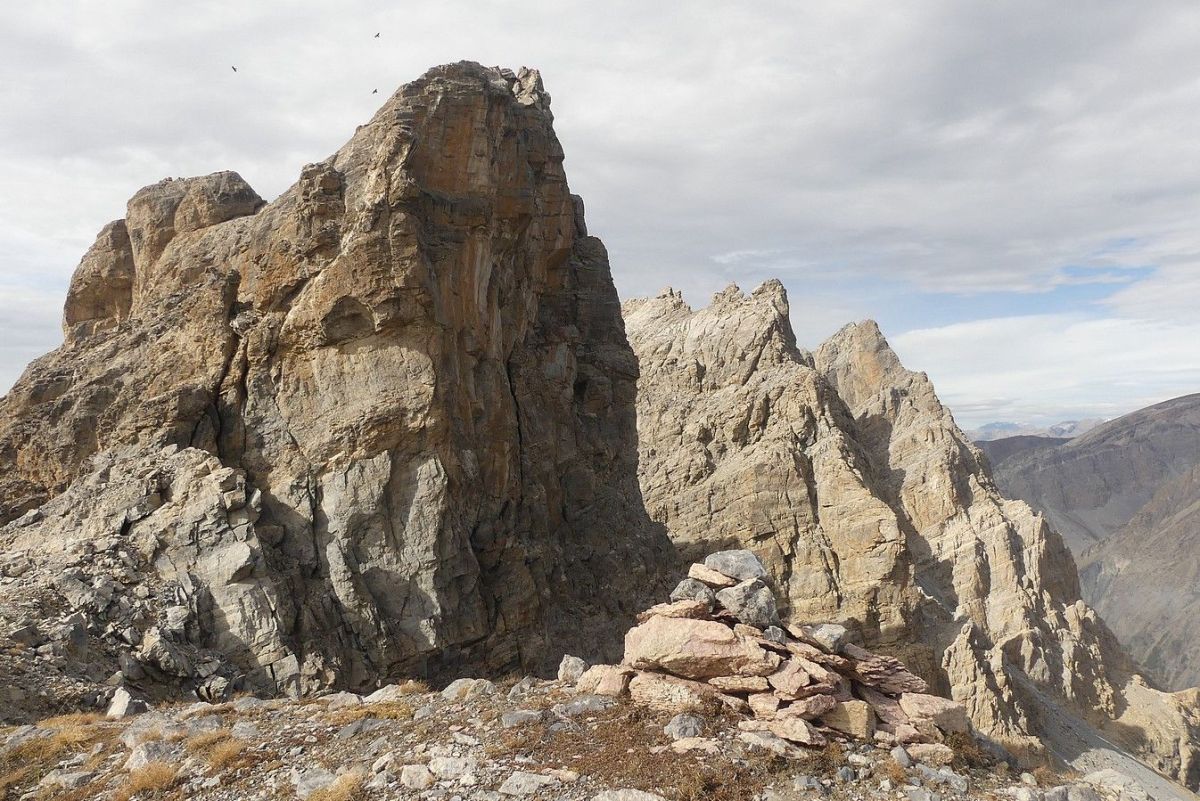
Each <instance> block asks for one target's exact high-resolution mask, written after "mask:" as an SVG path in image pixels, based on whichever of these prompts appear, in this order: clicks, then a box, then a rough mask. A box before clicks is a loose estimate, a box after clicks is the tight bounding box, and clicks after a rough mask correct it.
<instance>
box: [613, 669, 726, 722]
mask: <svg viewBox="0 0 1200 801" xmlns="http://www.w3.org/2000/svg"><path fill="white" fill-rule="evenodd" d="M629 697H630V699H631V700H632V701H633V702H634V703H635V704H639V705H641V706H645V707H648V708H650V709H654V710H656V711H658V712H663V713H670V714H679V713H681V712H710V711H712V709H713V708H714V707H715V706H716V705H717V704H719V703H720V694H719V693H718V692H717V691H716V690H714V689H713V688H712V687H709V686H708V685H707V684H701V683H700V682H697V681H688V680H687V679H681V678H677V677H675V676H665V675H663V674H661V673H638V674H637V675H635V676H634V677H633V678H632V680H630V682H629Z"/></svg>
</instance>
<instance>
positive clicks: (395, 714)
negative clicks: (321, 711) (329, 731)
mask: <svg viewBox="0 0 1200 801" xmlns="http://www.w3.org/2000/svg"><path fill="white" fill-rule="evenodd" d="M412 716H413V708H412V706H410V705H409V704H407V703H405V702H403V701H384V702H381V703H378V704H358V705H356V706H349V707H343V708H342V709H332V710H330V711H329V712H327V713H326V714H325V716H324V717H325V719H326V720H328V721H329V722H330V723H331V724H333V725H335V726H344V725H346V724H347V723H353V722H354V721H356V720H365V719H366V718H375V719H376V720H412Z"/></svg>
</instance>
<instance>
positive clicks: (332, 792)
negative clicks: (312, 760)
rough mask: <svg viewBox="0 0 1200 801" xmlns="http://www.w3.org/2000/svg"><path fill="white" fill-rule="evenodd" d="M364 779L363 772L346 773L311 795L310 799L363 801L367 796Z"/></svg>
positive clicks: (318, 800) (309, 800)
mask: <svg viewBox="0 0 1200 801" xmlns="http://www.w3.org/2000/svg"><path fill="white" fill-rule="evenodd" d="M363 781H364V779H363V775H362V774H361V773H357V772H352V773H344V774H342V775H341V776H338V777H337V779H336V780H335V781H334V782H333V784H331V785H329V786H328V787H323V788H321V789H320V790H317V791H316V792H315V793H313V794H312V795H310V796H309V797H308V801H361V799H364V798H366V793H365V792H364V790H363Z"/></svg>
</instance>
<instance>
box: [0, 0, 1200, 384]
mask: <svg viewBox="0 0 1200 801" xmlns="http://www.w3.org/2000/svg"><path fill="white" fill-rule="evenodd" d="M1198 26H1200V6H1197V5H1196V4H1194V3H1190V2H1186V0H1178V1H1174V0H1146V1H1145V2H1139V3H1131V4H1116V5H1111V6H1108V7H1106V8H1105V11H1104V13H1103V14H1100V13H1096V11H1095V8H1094V6H1093V5H1092V4H1091V3H1086V2H1082V0H1066V1H1065V2H1060V3H1055V4H1052V5H1047V4H1045V3H1042V2H1035V1H1034V0H1017V2H1011V3H1003V4H986V3H960V2H957V1H956V0H915V1H914V2H908V3H903V4H880V3H877V2H868V1H867V0H851V1H850V2H844V3H837V4H795V3H779V2H765V3H753V4H751V3H745V4H729V3H725V2H720V1H719V0H689V2H661V3H642V2H634V0H618V1H617V2H612V3H604V4H597V3H584V2H581V1H579V2H568V1H564V0H559V1H556V2H549V0H521V2H517V0H493V1H492V2H486V3H480V2H472V3H463V2H444V3H423V4H380V3H377V2H374V0H347V2H344V3H336V4H334V3H326V2H322V1H321V0H298V1H295V2H282V1H279V2H276V1H274V0H254V1H252V2H247V1H246V0H204V1H203V2H198V3H193V4H187V5H180V4H170V3H159V2H154V1H153V0H111V1H110V2H106V3H104V4H97V3H94V2H90V1H88V0H42V2H38V3H7V4H3V5H2V6H0V105H2V106H3V108H4V123H3V124H2V125H0V174H3V175H4V176H5V192H3V193H0V220H3V221H4V225H3V226H0V253H4V254H6V255H5V262H4V263H2V264H0V284H2V285H5V286H13V287H29V288H32V289H36V290H37V291H38V292H41V293H43V294H42V295H41V296H40V297H45V298H47V300H45V301H42V302H44V303H46V304H47V308H45V309H42V310H40V311H38V312H37V313H36V314H31V315H30V316H29V317H27V318H25V319H23V320H21V321H18V318H16V317H13V316H11V314H10V312H12V311H19V309H15V308H13V307H6V306H5V305H4V304H5V303H6V300H5V297H4V296H0V319H3V320H4V321H5V323H4V324H5V325H6V327H7V326H17V327H20V328H28V329H30V330H32V329H35V328H36V329H37V330H38V332H40V333H37V334H36V335H35V334H31V336H32V337H33V339H34V340H36V341H42V342H50V341H53V339H54V337H55V336H56V329H57V318H58V313H59V309H60V307H61V292H62V291H63V289H64V288H65V285H66V280H67V277H68V276H69V273H70V270H71V269H72V267H73V266H74V264H75V263H76V262H77V261H78V258H79V256H80V255H82V252H83V250H84V248H86V246H87V245H88V244H89V242H90V239H91V237H92V236H93V235H94V232H95V231H97V230H99V228H100V227H101V226H102V225H103V224H104V223H106V222H108V221H109V220H111V219H114V218H116V217H119V216H121V214H122V209H123V206H124V203H125V200H126V199H127V198H128V197H129V196H130V195H131V194H133V192H134V191H135V190H136V189H137V188H139V187H140V186H143V185H145V184H148V183H152V182H154V181H157V180H158V179H160V178H162V177H164V176H166V175H191V174H202V173H207V172H211V171H214V170H218V169H235V170H238V171H240V172H241V173H242V174H243V175H244V176H245V177H246V178H247V180H248V181H249V182H250V183H251V185H253V186H254V187H255V188H256V189H257V190H258V191H259V192H260V194H262V195H264V196H265V197H268V198H269V197H272V196H274V195H276V194H278V193H279V192H281V191H282V190H283V189H285V188H286V187H287V185H288V184H289V183H290V182H291V181H292V180H293V179H294V178H295V176H297V175H298V174H299V170H300V168H301V166H302V165H303V164H304V163H306V162H310V161H315V160H319V159H321V158H323V157H325V156H326V155H328V154H329V153H331V152H332V151H333V150H334V149H336V148H337V147H338V146H339V145H340V144H341V143H342V142H343V141H344V140H345V139H346V138H348V136H349V135H350V133H351V132H352V131H353V129H354V127H355V125H357V124H359V123H361V122H363V121H365V120H366V119H368V118H369V117H370V115H371V114H372V113H373V112H374V110H375V108H376V107H377V105H378V103H379V96H378V95H374V96H373V95H372V94H371V90H372V89H379V91H380V93H381V94H386V93H387V92H389V91H390V90H391V89H393V88H395V87H396V86H398V85H399V84H401V83H403V82H404V81H406V80H410V79H412V78H414V77H416V76H417V75H419V74H420V73H421V72H423V71H424V69H425V68H427V67H428V66H430V65H433V64H437V63H444V62H447V61H456V60H459V59H463V58H469V59H474V60H478V61H481V62H483V63H488V64H504V65H507V66H513V67H516V66H520V65H522V64H527V65H531V66H536V67H539V68H541V69H542V71H543V75H544V77H545V80H546V83H547V86H548V88H549V90H550V91H551V93H552V94H553V96H554V110H555V115H556V120H557V122H556V125H557V130H558V133H559V136H560V138H561V139H562V140H563V145H564V148H565V150H566V153H567V155H568V161H567V169H568V174H569V176H570V179H571V183H572V188H573V190H574V191H577V192H579V193H581V194H583V195H584V197H585V198H586V200H587V208H588V213H589V227H590V228H591V230H592V231H593V232H595V233H597V234H598V235H600V236H602V237H603V238H604V240H605V241H606V243H607V244H608V246H609V249H610V253H611V255H612V260H613V267H614V273H615V276H616V279H617V283H618V287H619V289H620V290H621V291H622V293H623V294H624V295H625V296H632V295H638V294H649V293H653V292H656V291H657V290H658V289H659V288H661V287H662V286H664V285H667V284H672V285H675V286H677V287H680V288H682V289H683V290H684V291H685V292H686V293H687V295H688V297H689V299H690V300H691V301H692V302H693V303H698V304H699V303H703V302H705V301H706V299H707V297H708V295H709V294H711V293H712V292H714V291H717V290H719V289H720V288H722V287H723V286H724V285H725V284H726V283H728V282H730V281H737V282H738V283H740V284H741V285H742V286H743V287H745V288H747V289H748V288H751V287H753V286H754V285H755V284H756V283H757V282H759V281H761V280H763V279H765V278H768V277H772V276H778V277H780V278H782V279H783V280H784V281H785V282H786V283H787V285H788V286H789V288H790V289H791V294H792V302H793V309H794V312H793V319H794V321H795V322H796V328H797V332H798V334H800V338H801V340H802V341H804V342H814V341H817V340H818V339H819V338H820V337H822V336H825V335H827V334H828V333H829V332H830V331H832V330H833V329H835V328H836V327H837V326H838V324H840V322H843V321H845V320H846V319H856V318H859V317H862V316H867V315H873V316H887V313H888V312H889V311H891V310H894V308H895V307H899V306H902V305H903V304H905V303H907V302H909V299H910V298H909V297H901V296H896V297H894V298H892V299H891V301H890V303H891V304H892V306H891V307H889V306H888V305H887V303H888V300H887V299H886V298H884V299H882V300H880V299H879V298H878V297H872V298H870V299H867V298H864V297H863V296H862V294H861V293H862V291H863V288H864V287H865V288H870V287H877V286H882V285H888V284H893V285H903V286H905V287H908V288H909V289H911V290H912V291H914V292H921V291H923V292H947V291H950V292H957V293H966V294H975V295H982V294H986V293H991V292H996V291H998V290H1005V291H1015V292H1030V293H1032V292H1042V291H1045V290H1047V289H1049V288H1052V287H1054V286H1062V285H1065V284H1073V283H1080V282H1091V283H1095V282H1097V281H1107V280H1113V281H1117V280H1123V279H1126V278H1128V275H1127V274H1125V273H1122V272H1113V273H1104V272H1093V273H1090V274H1084V273H1080V272H1078V271H1076V272H1072V271H1068V270H1065V269H1064V268H1065V267H1067V266H1075V267H1080V266H1084V267H1087V266H1090V267H1100V268H1119V267H1127V266H1144V265H1151V266H1158V267H1160V269H1159V271H1158V272H1157V273H1156V274H1155V275H1154V276H1152V277H1151V278H1149V279H1146V280H1144V281H1140V282H1137V283H1134V284H1132V285H1130V286H1128V287H1126V288H1124V289H1121V290H1120V291H1119V292H1118V293H1117V294H1116V296H1115V297H1114V298H1113V299H1112V301H1111V305H1110V306H1109V307H1106V308H1107V309H1108V310H1109V311H1111V313H1112V314H1113V315H1114V316H1117V317H1119V318H1121V319H1123V320H1126V323H1124V324H1126V325H1131V326H1136V325H1142V324H1135V323H1132V322H1129V321H1131V320H1133V319H1134V318H1144V319H1146V320H1149V321H1162V320H1165V319H1167V316H1168V315H1169V317H1170V319H1174V320H1176V321H1178V322H1177V323H1175V324H1176V325H1181V326H1186V315H1187V311H1188V304H1189V303H1190V302H1191V299H1195V298H1196V297H1197V295H1200V288H1198V287H1197V286H1196V279H1195V274H1194V272H1189V270H1190V269H1191V268H1190V265H1191V264H1192V263H1194V262H1189V261H1181V259H1189V258H1192V257H1193V256H1194V255H1195V254H1200V228H1197V226H1196V225H1195V220H1196V219H1197V218H1198V217H1200V173H1197V172H1196V171H1194V170H1189V169H1187V168H1186V167H1187V165H1192V164H1197V163H1200V82H1197V81H1195V80H1194V77H1193V76H1194V75H1196V74H1197V71H1200V50H1197V48H1196V47H1195V36H1194V32H1195V30H1196V29H1197V27H1198ZM377 31H378V32H380V33H381V37H380V38H379V39H375V38H374V33H375V32H377ZM232 65H237V66H238V72H237V73H234V72H233V71H232V70H231V69H230V66H232ZM1113 242H1122V243H1126V244H1124V245H1123V246H1121V247H1118V248H1114V247H1112V246H1111V243H1113ZM18 246H19V249H20V250H21V253H22V254H23V255H21V256H20V259H19V260H17V259H16V258H15V257H14V256H12V255H11V254H13V253H16V252H17V251H18ZM714 254H716V256H715V257H714ZM818 284H819V285H818ZM1113 286H1114V288H1116V287H1118V286H1119V284H1113ZM54 290H57V291H58V292H59V293H60V296H59V297H53V291H54ZM9 297H10V298H11V297H12V296H11V294H10V295H9ZM52 297H53V300H52V301H51V300H49V298H52ZM955 302H958V303H962V301H961V299H959V300H956V301H955ZM968 303H969V302H968ZM880 304H883V305H880ZM5 308H8V309H9V311H8V312H6V311H5ZM1019 312H1020V309H1019V308H1014V309H1013V313H1014V314H1016V313H1019ZM6 314H8V315H9V316H7V317H4V316H3V315H6ZM841 314H845V315H846V317H845V318H843V319H840V320H835V319H834V317H835V315H841ZM961 314H962V316H963V317H964V318H966V317H969V316H971V314H972V312H971V309H970V307H969V305H967V304H966V303H963V304H962V312H961ZM989 314H990V312H989ZM1145 325H1149V326H1153V325H1157V323H1153V322H1151V323H1146V324H1145ZM989 331H992V332H995V331H994V329H986V330H981V331H979V332H978V333H979V335H981V336H982V335H986V334H987V333H988V332H989ZM5 334H6V335H7V334H8V331H7V330H6V331H5ZM1052 335H1053V332H1049V331H1048V332H1047V336H1052ZM947 347H949V346H947ZM1171 353H1172V352H1171V351H1170V350H1166V351H1162V352H1161V353H1156V352H1154V351H1152V350H1151V349H1149V347H1144V348H1143V349H1142V350H1141V351H1140V356H1141V358H1142V359H1143V360H1144V361H1146V363H1148V364H1156V365H1162V366H1164V369H1165V370H1167V373H1169V374H1171V375H1174V373H1172V372H1171V370H1170V368H1169V361H1168V360H1169V358H1170V355H1171ZM945 357H946V358H947V359H949V360H951V361H952V362H953V363H956V364H962V365H963V366H964V367H969V361H970V354H969V353H962V352H960V353H954V352H951V351H950V350H947V351H946V353H945ZM23 358H25V355H24V352H22V353H21V354H14V353H12V352H4V353H0V385H2V384H3V383H4V376H6V375H12V374H13V373H14V372H15V371H16V370H18V369H19V366H18V365H16V364H15V363H14V362H13V361H12V360H14V359H23ZM925 366H926V367H927V369H930V370H931V371H933V372H935V373H936V372H937V371H936V370H935V368H936V367H937V365H933V364H927V365H925ZM1063 367H1064V369H1066V370H1068V372H1069V371H1070V369H1071V365H1069V364H1067V365H1063ZM941 370H942V374H944V375H945V376H946V379H945V380H946V381H949V382H951V384H954V383H955V382H956V381H957V379H955V378H954V376H953V374H952V373H951V372H950V371H949V368H941ZM1161 386H1163V387H1166V386H1169V385H1168V384H1161ZM1172 386H1173V385H1172ZM1077 388H1078V389H1079V391H1081V392H1086V393H1088V394H1087V395H1086V396H1081V397H1080V398H1070V399H1069V400H1070V401H1071V402H1072V403H1075V402H1080V403H1084V402H1086V403H1093V404H1103V403H1106V402H1108V401H1107V400H1106V399H1107V398H1110V397H1111V396H1112V395H1113V390H1112V388H1111V387H1109V386H1098V385H1094V384H1088V383H1086V382H1080V383H1078V384H1077ZM0 391H2V390H0ZM956 391H957V390H956ZM972 392H974V393H975V394H973V395H968V394H963V393H961V392H959V394H958V395H957V396H956V397H958V398H960V399H961V401H962V403H963V404H968V403H975V402H977V401H978V400H980V399H983V400H986V399H988V398H992V397H994V396H995V395H996V394H997V393H996V390H995V386H994V385H993V386H992V387H991V388H990V389H989V387H988V386H987V385H986V382H985V383H981V384H979V385H978V386H976V387H975V388H974V389H973V390H972ZM1064 392H1065V390H1064ZM1005 395H1006V396H1008V395H1012V396H1013V397H1016V395H1015V390H1014V389H1013V388H1011V387H1005ZM1063 398H1064V402H1066V400H1068V399H1067V398H1066V395H1065V394H1064V395H1063ZM1014 402H1016V401H1014ZM959 408H966V406H965V405H963V406H960V407H959Z"/></svg>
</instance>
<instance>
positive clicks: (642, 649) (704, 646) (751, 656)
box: [624, 617, 779, 680]
mask: <svg viewBox="0 0 1200 801" xmlns="http://www.w3.org/2000/svg"><path fill="white" fill-rule="evenodd" d="M624 661H625V664H627V665H630V666H632V667H635V668H638V669H641V670H661V671H665V672H667V673H671V674H674V675H676V676H682V677H684V678H689V679H697V680H704V679H711V678H714V677H717V676H732V675H741V676H762V675H767V674H769V673H771V672H773V671H774V670H775V668H776V667H778V665H779V657H778V655H776V654H773V653H769V652H767V651H765V650H763V649H762V648H761V647H759V646H758V645H757V644H755V643H753V642H751V641H750V640H748V639H746V638H744V637H739V636H737V635H736V634H734V633H733V631H731V630H730V629H729V627H728V626H725V625H723V624H721V623H717V622H715V621H711V620H693V619H689V618H670V617H652V618H650V619H649V620H647V621H646V622H644V623H641V624H639V625H638V626H635V627H634V628H632V629H630V630H629V631H628V633H626V635H625V660H624Z"/></svg>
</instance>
